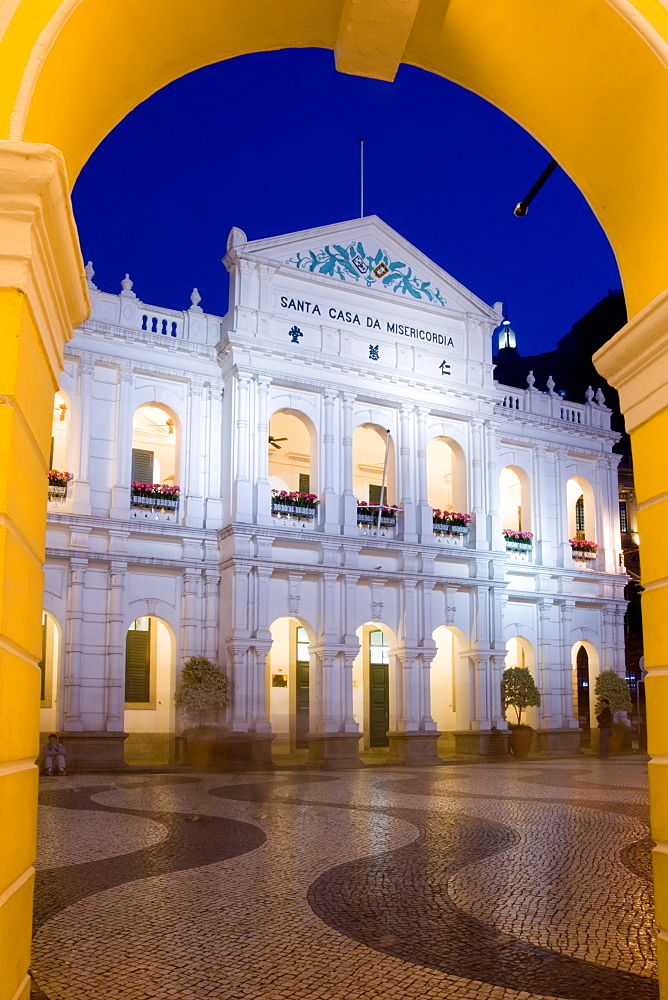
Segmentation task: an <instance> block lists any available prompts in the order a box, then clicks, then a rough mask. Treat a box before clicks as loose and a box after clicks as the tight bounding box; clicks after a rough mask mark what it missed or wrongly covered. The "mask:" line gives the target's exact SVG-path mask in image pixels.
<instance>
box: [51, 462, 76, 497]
mask: <svg viewBox="0 0 668 1000" xmlns="http://www.w3.org/2000/svg"><path fill="white" fill-rule="evenodd" d="M46 475H47V478H48V480H49V500H64V499H65V497H66V496H67V484H68V483H69V481H70V479H71V478H72V473H71V472H60V471H59V470H58V469H49V471H48V472H47V474H46Z"/></svg>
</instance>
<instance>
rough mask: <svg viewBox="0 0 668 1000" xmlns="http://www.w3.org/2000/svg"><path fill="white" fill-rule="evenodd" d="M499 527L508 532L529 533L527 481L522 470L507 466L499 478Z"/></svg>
mask: <svg viewBox="0 0 668 1000" xmlns="http://www.w3.org/2000/svg"><path fill="white" fill-rule="evenodd" d="M499 488H500V494H501V527H502V528H507V529H509V530H510V531H531V524H530V505H529V480H528V478H527V475H526V473H525V472H524V470H523V469H520V468H518V467H517V466H513V465H508V466H506V468H505V469H502V470H501V474H500V476H499Z"/></svg>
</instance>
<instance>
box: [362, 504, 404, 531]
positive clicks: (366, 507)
mask: <svg viewBox="0 0 668 1000" xmlns="http://www.w3.org/2000/svg"><path fill="white" fill-rule="evenodd" d="M379 509H380V508H379V506H375V507H374V506H373V505H372V504H358V505H357V523H358V524H359V525H360V527H363V526H364V525H367V524H369V525H372V526H373V525H376V524H378V511H379ZM397 510H398V508H396V507H383V510H382V512H381V515H380V526H381V528H393V527H394V526H395V524H396V523H397Z"/></svg>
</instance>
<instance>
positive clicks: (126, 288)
mask: <svg viewBox="0 0 668 1000" xmlns="http://www.w3.org/2000/svg"><path fill="white" fill-rule="evenodd" d="M133 285H134V281H132V279H131V278H130V275H129V274H126V275H125V277H124V278H123V280H122V281H121V295H126V296H127V297H128V298H130V299H136V298H137V296H136V295H135V293H134V292H133V291H132V286H133Z"/></svg>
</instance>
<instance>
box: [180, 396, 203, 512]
mask: <svg viewBox="0 0 668 1000" xmlns="http://www.w3.org/2000/svg"><path fill="white" fill-rule="evenodd" d="M203 394H204V389H203V386H201V385H199V384H198V383H197V382H191V383H190V389H189V398H188V424H187V426H186V427H182V428H181V441H182V444H183V446H184V448H185V450H186V454H185V456H183V454H182V456H181V461H182V468H184V471H185V477H184V482H183V486H182V488H181V496H182V499H181V506H182V507H183V508H184V515H185V524H186V525H188V527H191V528H201V527H202V525H203V523H204V501H203V482H202V479H203V476H202V465H201V451H202V444H203V441H204V440H205V437H206V436H205V433H204V420H203V409H204V406H203ZM184 457H185V461H183V459H184ZM177 475H178V473H177ZM176 481H177V484H178V479H177V480H176Z"/></svg>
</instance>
